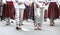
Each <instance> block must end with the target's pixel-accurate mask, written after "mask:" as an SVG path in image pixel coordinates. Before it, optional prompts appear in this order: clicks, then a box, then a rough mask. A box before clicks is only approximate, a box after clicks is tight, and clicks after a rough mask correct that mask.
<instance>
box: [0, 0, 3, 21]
mask: <svg viewBox="0 0 60 35" xmlns="http://www.w3.org/2000/svg"><path fill="white" fill-rule="evenodd" d="M2 11H3V2H2V0H0V18H1V21H2Z"/></svg>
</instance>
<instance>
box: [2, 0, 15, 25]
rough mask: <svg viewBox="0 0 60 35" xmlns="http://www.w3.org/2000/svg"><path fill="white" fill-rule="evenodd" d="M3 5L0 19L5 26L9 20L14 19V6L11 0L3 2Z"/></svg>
mask: <svg viewBox="0 0 60 35" xmlns="http://www.w3.org/2000/svg"><path fill="white" fill-rule="evenodd" d="M3 2H4V5H3V14H2V17H3V19H5V21H6V22H7V24H6V25H9V24H10V19H14V18H15V17H14V16H15V15H14V4H13V0H3Z"/></svg>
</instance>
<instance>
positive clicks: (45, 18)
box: [44, 0, 49, 21]
mask: <svg viewBox="0 0 60 35" xmlns="http://www.w3.org/2000/svg"><path fill="white" fill-rule="evenodd" d="M44 3H45V9H44V21H47V18H48V5H49V4H48V0H46V1H45V2H44Z"/></svg>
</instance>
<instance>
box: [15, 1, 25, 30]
mask: <svg viewBox="0 0 60 35" xmlns="http://www.w3.org/2000/svg"><path fill="white" fill-rule="evenodd" d="M24 2H25V0H15V2H14V7H15V13H16V14H15V20H16V29H17V30H20V29H22V27H21V25H22V24H23V14H24V9H25V5H24Z"/></svg>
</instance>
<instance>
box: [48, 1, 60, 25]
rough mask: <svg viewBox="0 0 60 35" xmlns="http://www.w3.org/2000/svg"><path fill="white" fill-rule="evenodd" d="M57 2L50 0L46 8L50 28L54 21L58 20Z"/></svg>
mask: <svg viewBox="0 0 60 35" xmlns="http://www.w3.org/2000/svg"><path fill="white" fill-rule="evenodd" d="M57 4H58V2H57V0H50V1H49V7H48V18H49V19H50V26H54V20H55V19H57V18H59V12H58V6H57Z"/></svg>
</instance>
